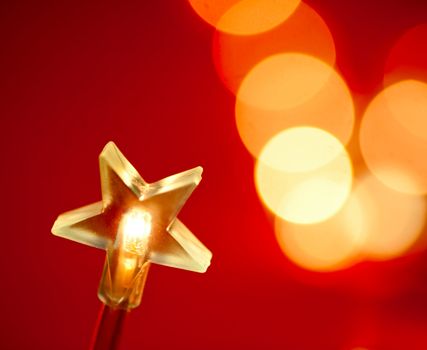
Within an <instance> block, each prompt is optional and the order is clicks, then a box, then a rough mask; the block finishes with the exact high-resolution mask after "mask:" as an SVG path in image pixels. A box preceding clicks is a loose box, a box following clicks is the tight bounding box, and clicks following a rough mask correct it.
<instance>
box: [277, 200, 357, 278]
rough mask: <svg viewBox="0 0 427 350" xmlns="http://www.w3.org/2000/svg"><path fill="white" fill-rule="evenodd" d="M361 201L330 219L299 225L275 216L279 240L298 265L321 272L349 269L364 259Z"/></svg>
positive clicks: (287, 254) (347, 204) (353, 203)
mask: <svg viewBox="0 0 427 350" xmlns="http://www.w3.org/2000/svg"><path fill="white" fill-rule="evenodd" d="M358 204H359V203H358V202H357V201H348V202H347V203H346V204H345V205H344V207H343V208H342V209H341V210H340V211H339V212H338V213H337V214H335V215H334V216H332V217H331V218H329V219H328V220H326V221H323V222H320V223H316V224H309V225H297V224H293V223H290V222H287V221H285V220H283V219H281V218H280V217H276V219H275V233H276V238H277V241H278V242H279V245H280V247H281V249H282V251H283V252H284V253H285V255H286V256H287V257H288V258H289V259H291V260H292V261H293V262H294V263H295V264H297V265H298V266H300V267H302V268H304V269H308V270H312V271H318V272H327V271H336V270H341V269H345V268H348V267H350V266H352V265H354V264H355V263H357V262H358V261H360V258H361V256H360V251H361V247H362V246H363V243H364V241H365V235H364V231H363V222H362V218H363V216H362V208H360V206H359V205H358Z"/></svg>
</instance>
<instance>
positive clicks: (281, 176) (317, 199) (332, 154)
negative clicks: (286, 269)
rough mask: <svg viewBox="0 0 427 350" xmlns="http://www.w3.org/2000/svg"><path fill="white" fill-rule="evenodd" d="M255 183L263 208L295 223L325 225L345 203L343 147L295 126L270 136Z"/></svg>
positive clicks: (347, 180)
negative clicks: (324, 221)
mask: <svg viewBox="0 0 427 350" xmlns="http://www.w3.org/2000/svg"><path fill="white" fill-rule="evenodd" d="M255 183H256V188H257V191H258V194H259V196H260V198H261V199H262V201H263V202H264V204H265V205H266V206H267V207H268V208H269V209H270V210H271V211H272V212H273V213H274V214H276V215H278V216H280V217H281V218H282V219H285V220H287V221H290V222H294V223H302V224H309V223H315V222H320V221H323V220H326V219H327V218H328V217H330V216H332V215H334V214H335V213H336V212H337V211H338V210H339V209H340V208H341V207H342V205H343V204H344V202H345V200H346V199H347V196H348V195H349V192H350V189H351V184H352V166H351V162H350V159H349V157H348V155H347V152H346V151H345V149H344V147H343V146H342V144H341V143H340V142H339V141H338V139H336V138H335V137H334V136H332V135H331V134H329V133H327V132H326V131H324V130H321V129H317V128H312V127H298V128H291V129H287V130H284V131H282V132H280V133H279V134H277V135H276V136H274V137H273V138H272V139H271V140H270V141H269V142H268V143H267V145H266V146H265V147H264V149H263V150H262V152H261V154H260V157H259V159H258V161H257V164H256V168H255Z"/></svg>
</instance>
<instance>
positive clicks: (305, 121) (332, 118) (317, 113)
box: [236, 53, 354, 157]
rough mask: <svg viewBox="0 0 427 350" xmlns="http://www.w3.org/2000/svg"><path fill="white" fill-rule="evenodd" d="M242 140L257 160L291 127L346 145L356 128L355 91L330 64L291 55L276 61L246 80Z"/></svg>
mask: <svg viewBox="0 0 427 350" xmlns="http://www.w3.org/2000/svg"><path fill="white" fill-rule="evenodd" d="M236 124H237V129H238V132H239V135H240V137H241V139H242V141H243V143H244V145H245V146H246V148H247V149H248V150H249V152H251V153H252V155H253V156H255V157H257V156H258V154H259V152H260V151H261V149H262V147H264V145H265V144H266V142H267V141H268V140H269V139H270V138H271V137H272V136H274V135H275V134H277V133H278V132H280V131H282V130H283V129H285V128H289V127H294V126H300V125H308V126H314V127H318V128H322V129H325V130H327V131H328V132H329V133H331V134H333V135H334V136H335V137H337V138H338V139H339V140H340V141H341V142H342V143H344V144H346V143H347V142H348V141H349V139H350V137H351V134H352V131H353V125H354V107H353V101H352V98H351V95H350V92H349V90H348V88H347V85H346V84H345V82H344V81H343V80H342V79H341V77H340V76H339V75H338V74H337V73H336V72H335V71H334V69H333V68H331V67H330V66H329V65H327V64H326V63H324V62H322V61H320V60H318V59H316V58H313V57H311V56H307V55H303V54H297V53H288V54H279V55H274V56H271V57H269V58H267V59H265V60H264V61H262V62H261V63H259V64H258V65H256V66H255V67H254V68H253V69H252V70H251V71H250V72H249V74H248V75H247V77H246V78H245V79H244V81H243V83H242V85H241V88H240V89H239V92H238V95H237V99H236Z"/></svg>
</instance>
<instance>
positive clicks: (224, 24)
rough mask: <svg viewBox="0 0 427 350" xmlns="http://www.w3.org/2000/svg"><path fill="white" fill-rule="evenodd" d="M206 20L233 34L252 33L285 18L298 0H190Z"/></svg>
mask: <svg viewBox="0 0 427 350" xmlns="http://www.w3.org/2000/svg"><path fill="white" fill-rule="evenodd" d="M189 3H190V5H191V7H192V8H193V9H194V10H195V11H196V12H197V14H198V15H199V16H200V17H202V18H203V19H204V20H205V21H206V22H208V23H209V24H211V25H212V26H214V27H215V28H217V29H218V30H220V31H223V32H226V33H231V34H234V35H254V34H258V33H262V32H265V31H268V30H270V29H272V28H274V27H276V26H277V25H279V24H280V23H282V22H283V21H285V20H286V19H287V18H288V17H289V16H290V15H291V14H292V13H293V12H294V11H295V9H296V8H297V7H298V5H299V3H300V0H240V1H238V0H228V1H227V0H225V1H224V0H219V1H218V0H189Z"/></svg>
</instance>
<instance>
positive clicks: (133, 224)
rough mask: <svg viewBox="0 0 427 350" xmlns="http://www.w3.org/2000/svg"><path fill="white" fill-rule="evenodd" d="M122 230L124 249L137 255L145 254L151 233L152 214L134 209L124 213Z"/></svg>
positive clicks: (121, 223)
mask: <svg viewBox="0 0 427 350" xmlns="http://www.w3.org/2000/svg"><path fill="white" fill-rule="evenodd" d="M120 231H121V235H122V244H123V249H124V250H126V251H128V252H129V253H133V254H137V255H143V254H145V252H146V250H147V245H148V239H149V237H150V234H151V215H150V214H149V213H147V212H145V211H142V210H138V209H132V210H131V211H129V212H127V213H126V214H125V215H123V218H122V220H121V222H120Z"/></svg>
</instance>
